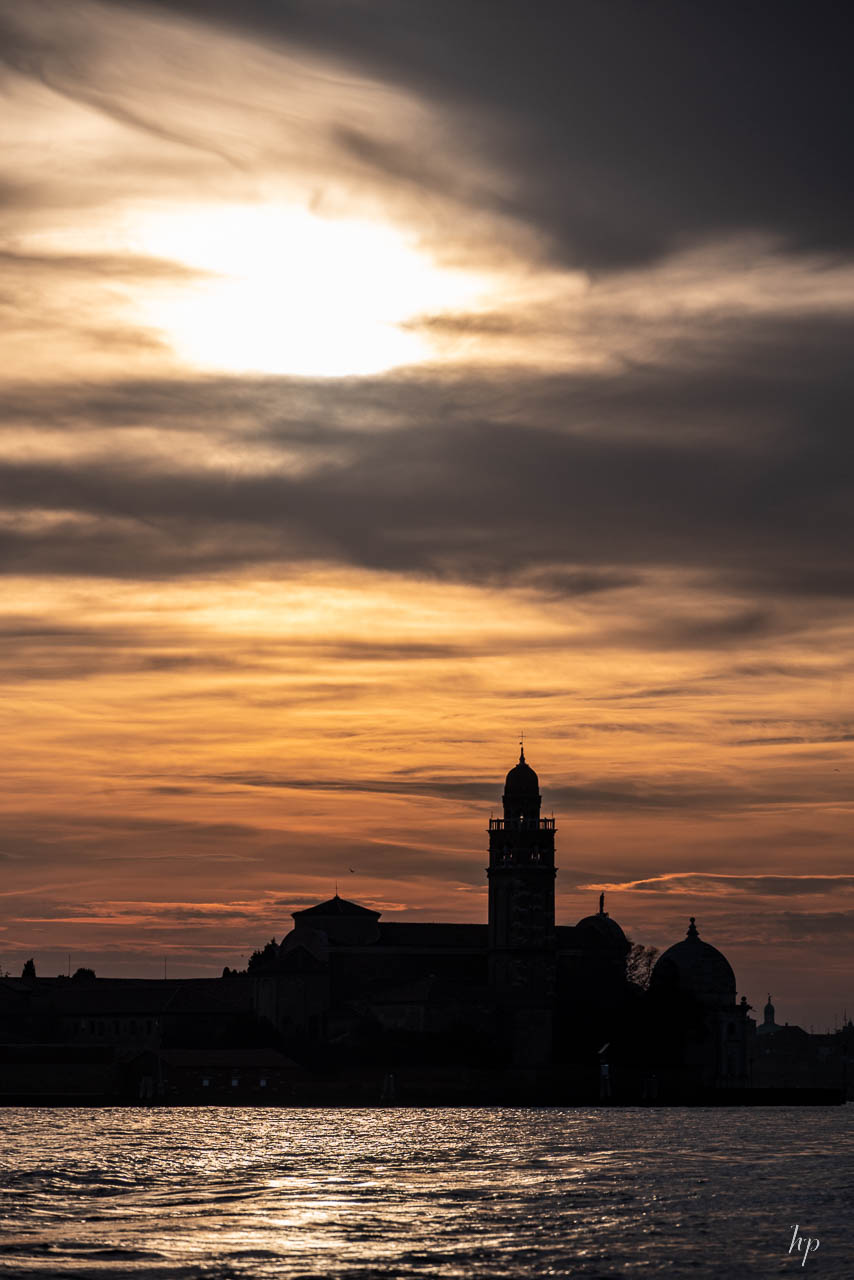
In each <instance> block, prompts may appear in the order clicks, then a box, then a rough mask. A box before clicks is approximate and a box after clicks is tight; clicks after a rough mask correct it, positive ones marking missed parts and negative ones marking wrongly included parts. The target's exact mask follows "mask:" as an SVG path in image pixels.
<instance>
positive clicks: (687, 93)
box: [160, 0, 854, 270]
mask: <svg viewBox="0 0 854 1280" xmlns="http://www.w3.org/2000/svg"><path fill="white" fill-rule="evenodd" d="M160 8H161V10H162V11H164V12H170V11H171V12H172V13H175V12H182V13H186V14H188V15H190V16H192V17H193V18H195V19H196V20H198V21H199V24H200V26H201V25H202V23H204V22H210V21H216V22H218V23H220V24H221V25H222V27H223V28H224V27H225V26H226V25H228V26H230V27H231V28H232V29H236V30H240V31H242V32H244V33H248V34H250V35H261V36H262V37H263V39H265V40H270V39H273V40H277V39H278V40H279V41H281V42H282V46H283V47H291V48H294V47H299V46H302V47H303V48H305V49H310V50H312V52H313V53H314V54H315V55H317V54H318V53H322V54H323V55H324V56H334V57H337V58H339V59H342V60H343V61H345V62H346V63H347V64H349V66H350V67H351V68H353V69H356V70H358V71H359V72H360V73H362V74H366V75H368V76H373V77H376V78H378V79H380V80H383V81H385V82H391V83H393V84H395V85H397V86H398V87H399V88H401V89H404V90H406V91H407V92H408V93H414V94H417V95H418V96H419V97H420V98H421V99H423V100H424V101H425V102H428V103H429V104H430V106H431V107H432V109H433V110H435V111H437V112H442V113H444V114H445V115H446V116H447V117H449V118H450V119H452V120H454V121H455V124H456V128H457V131H458V132H459V133H462V134H464V135H465V136H466V138H467V140H468V141H469V143H470V146H471V150H472V152H476V153H478V154H479V155H481V156H482V157H483V163H484V165H485V166H488V167H489V168H490V170H491V171H492V172H493V173H494V174H495V175H497V176H495V177H493V180H492V182H491V183H490V182H481V183H476V182H474V181H472V182H471V184H470V187H471V189H470V192H469V196H468V198H469V201H470V202H471V204H472V205H474V206H475V207H480V208H481V209H484V210H486V211H489V212H492V213H497V214H500V215H502V216H504V217H506V218H512V219H515V220H517V221H519V222H520V223H523V224H526V225H527V226H529V227H531V228H533V229H535V230H536V231H537V232H538V233H539V234H540V235H541V236H542V237H543V238H544V239H545V240H546V242H547V245H548V249H547V250H546V251H547V252H548V253H549V254H550V255H552V256H554V257H559V258H560V259H562V260H563V261H566V262H569V263H572V264H577V263H583V264H585V265H588V266H591V267H593V268H595V269H597V270H609V269H614V268H615V267H622V266H624V265H625V264H627V263H638V262H648V261H650V260H652V259H655V258H657V257H659V256H661V255H666V254H667V253H669V252H670V251H672V249H673V248H674V246H677V245H682V244H684V242H685V241H686V239H691V238H693V239H695V240H705V239H708V238H709V237H711V236H719V235H721V234H722V233H724V234H725V233H729V232H732V231H733V230H744V229H749V230H754V229H757V228H760V229H765V230H771V231H773V232H775V233H776V234H778V235H780V236H782V237H784V238H785V240H786V241H787V242H789V243H790V244H792V245H795V246H800V247H809V248H814V247H820V248H822V249H830V250H832V251H840V252H844V253H850V252H851V250H852V248H853V247H854V241H852V231H851V227H850V225H848V224H847V223H846V220H845V219H841V218H840V217H839V209H840V207H844V205H845V203H846V201H847V200H849V199H850V197H851V194H852V192H851V182H850V178H849V177H848V170H847V167H846V165H845V157H846V155H847V151H848V139H849V138H850V136H851V133H852V125H854V121H852V110H854V109H852V104H851V101H850V96H849V95H848V94H847V93H846V92H845V88H844V86H845V70H846V67H845V62H844V52H843V51H844V50H845V49H846V48H847V46H848V40H849V36H850V27H849V22H848V15H847V14H846V13H845V11H844V9H841V8H840V7H839V6H837V5H833V4H828V3H823V4H821V5H820V6H819V9H818V11H816V10H815V9H814V8H813V9H811V10H810V11H809V12H807V11H806V10H805V9H804V8H803V6H802V5H800V4H798V3H796V0H784V2H783V3H779V4H777V5H775V10H774V22H773V26H771V27H769V25H768V21H767V13H766V12H765V11H764V9H763V7H762V6H760V5H753V6H746V7H744V6H742V7H741V8H740V10H739V12H738V14H737V17H734V16H733V14H732V13H731V12H729V11H728V10H727V9H716V8H708V7H690V8H686V7H685V6H684V5H680V4H678V3H676V2H675V0H674V3H665V4H661V5H658V6H656V8H655V9H654V10H652V11H650V10H649V9H648V8H639V7H638V6H637V5H635V4H632V3H631V2H630V0H625V2H620V3H616V4H610V5H608V6H602V5H601V4H599V3H597V0H580V2H579V3H575V4H573V5H572V6H567V5H565V4H563V3H561V2H560V0H546V2H544V3H542V4H540V5H538V8H537V19H536V22H532V21H531V17H530V14H529V13H527V12H526V11H524V10H523V9H520V7H519V6H518V4H516V3H514V0H489V3H488V4H480V3H474V4H469V5H466V6H464V7H461V6H459V5H458V4H456V3H454V0H440V2H439V3H436V2H435V0H431V3H429V4H427V3H415V4H408V5H406V6H403V7H402V6H389V5H388V4H387V3H383V2H381V0H362V2H360V3H353V4H348V5H340V4H332V3H317V2H314V3H311V4H303V3H298V4H291V5H288V6H287V7H286V8H283V7H282V6H281V5H276V4H272V3H264V0H253V2H251V3H246V4H242V5H241V6H240V9H239V10H235V8H234V6H233V5H231V4H229V3H226V2H225V0H215V2H208V0H205V3H204V4H201V3H199V0H183V3H182V2H180V0H164V2H163V3H161V5H160ZM734 23H735V26H734V25H733V24H734ZM339 136H340V135H339ZM346 139H349V142H350V148H351V150H352V151H353V152H354V154H357V155H358V156H359V157H360V159H363V160H364V159H366V158H367V159H370V160H373V162H374V163H375V164H376V165H377V167H379V168H381V169H382V171H383V173H384V174H385V175H386V176H389V175H394V176H395V177H397V178H398V179H399V180H403V179H407V180H410V181H411V180H412V179H413V171H414V169H415V167H416V166H419V168H418V171H417V178H418V182H419V183H423V184H424V185H425V186H427V185H429V183H428V180H427V178H426V174H427V173H428V172H429V167H430V164H431V158H430V152H429V149H425V148H423V147H419V148H417V149H416V148H415V147H413V146H412V145H410V146H408V147H406V148H405V149H404V148H397V149H393V148H389V147H380V146H377V144H376V141H375V140H374V138H373V137H371V136H370V135H365V133H364V131H362V130H359V129H357V128H350V129H348V131H347V134H346V135H345V140H346Z"/></svg>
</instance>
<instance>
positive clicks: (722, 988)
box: [650, 916, 735, 1007]
mask: <svg viewBox="0 0 854 1280" xmlns="http://www.w3.org/2000/svg"><path fill="white" fill-rule="evenodd" d="M650 989H651V990H652V991H655V992H658V993H659V994H661V995H667V994H674V995H675V994H677V993H678V994H683V995H690V996H694V997H695V999H697V1000H699V1001H700V1002H701V1004H706V1005H712V1006H717V1007H720V1006H721V1005H731V1004H733V1003H734V1002H735V974H734V973H733V971H732V967H731V966H730V963H729V961H728V960H727V958H726V956H724V955H722V954H721V952H720V951H718V949H717V947H713V946H711V945H710V944H709V943H708V942H703V941H702V940H701V938H700V935H699V933H698V932H697V925H696V922H695V920H694V917H693V916H691V923H690V925H689V927H688V933H687V935H686V937H685V939H684V940H683V941H682V942H677V943H676V945H675V946H672V947H668V949H667V951H665V952H664V954H663V955H661V956H659V958H658V960H657V961H656V964H655V968H654V969H653V971H652V977H651V980H650Z"/></svg>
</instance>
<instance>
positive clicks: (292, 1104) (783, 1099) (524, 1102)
mask: <svg viewBox="0 0 854 1280" xmlns="http://www.w3.org/2000/svg"><path fill="white" fill-rule="evenodd" d="M845 1104H846V1098H845V1095H844V1093H843V1091H842V1090H841V1089H727V1090H709V1091H707V1092H704V1093H700V1094H696V1093H695V1094H682V1095H679V1094H674V1095H671V1096H670V1097H666V1098H656V1099H654V1100H649V1099H641V1098H629V1097H627V1098H607V1099H602V1098H593V1097H586V1098H582V1097H577V1096H575V1097H566V1098H560V1097H556V1096H553V1095H549V1094H544V1095H542V1096H540V1095H537V1094H536V1093H531V1094H524V1093H521V1092H520V1093H507V1094H495V1095H491V1096H487V1097H484V1096H483V1095H478V1096H474V1095H472V1096H460V1095H455V1096H453V1097H451V1096H448V1095H447V1094H442V1092H441V1091H437V1092H436V1093H426V1092H425V1093H419V1094H418V1095H416V1096H407V1097H402V1098H399V1099H397V1100H395V1101H391V1102H389V1101H382V1100H379V1099H376V1098H373V1099H371V1098H366V1097H356V1096H354V1095H353V1093H352V1092H342V1093H340V1094H335V1093H334V1092H333V1093H324V1094H323V1095H319V1094H311V1093H306V1095H305V1096H303V1097H299V1098H296V1097H288V1098H283V1097H276V1096H269V1097H263V1098H260V1097H249V1098H240V1099H239V1100H238V1099H235V1098H233V1097H231V1096H229V1095H221V1096H207V1097H200V1096H199V1095H198V1094H192V1095H183V1096H181V1095H179V1096H175V1097H171V1098H168V1099H167V1098H161V1099H152V1100H145V1101H142V1100H140V1099H138V1098H127V1097H115V1098H110V1097H104V1096H103V1095H92V1094H38V1095H34V1094H6V1095H3V1096H0V1108H3V1107H31V1108H40V1107H53V1108H57V1107H63V1108H68V1107H88V1108H92V1109H93V1110H95V1109H107V1108H114V1107H128V1108H135V1109H142V1110H152V1109H154V1110H158V1109H163V1110H169V1109H171V1108H180V1107H224V1108H243V1107H264V1108H279V1109H282V1110H304V1109H307V1108H318V1109H320V1108H322V1109H328V1110H335V1109H341V1108H350V1109H357V1110H378V1111H380V1110H386V1109H389V1108H394V1109H398V1110H411V1109H422V1108H424V1107H442V1108H448V1107H451V1108H453V1107H459V1108H471V1107H482V1108H484V1109H487V1108H494V1107H531V1108H536V1109H541V1108H553V1109H556V1110H557V1109H566V1108H570V1107H573V1108H574V1107H578V1108H583V1109H586V1110H589V1109H590V1108H606V1109H608V1110H611V1109H618V1110H625V1109H640V1110H650V1109H656V1108H673V1107H690V1108H698V1109H699V1108H714V1107H830V1106H844V1105H845Z"/></svg>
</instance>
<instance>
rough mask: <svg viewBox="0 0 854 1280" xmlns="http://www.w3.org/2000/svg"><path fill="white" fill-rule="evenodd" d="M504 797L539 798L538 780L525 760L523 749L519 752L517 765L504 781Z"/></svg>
mask: <svg viewBox="0 0 854 1280" xmlns="http://www.w3.org/2000/svg"><path fill="white" fill-rule="evenodd" d="M504 792H505V795H512V796H532V797H535V798H536V797H539V794H540V780H539V778H538V777H537V775H536V774H535V773H534V770H533V769H532V768H531V766H530V765H529V764H528V762H527V761H526V759H525V749H524V747H523V748H522V750H521V751H520V752H519V763H518V764H516V765H514V766H513V768H512V769H511V770H510V772H509V773H508V775H507V777H506V779H505V781H504Z"/></svg>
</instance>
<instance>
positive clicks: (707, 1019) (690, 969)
mask: <svg viewBox="0 0 854 1280" xmlns="http://www.w3.org/2000/svg"><path fill="white" fill-rule="evenodd" d="M649 995H650V1005H651V1008H650V1015H651V1025H652V1026H654V1028H655V1034H654V1036H653V1046H652V1049H651V1053H650V1058H651V1060H652V1061H653V1062H655V1060H656V1057H657V1058H658V1061H657V1063H656V1066H657V1068H658V1074H659V1076H662V1075H663V1076H665V1078H666V1077H668V1075H669V1077H670V1078H671V1079H673V1080H678V1081H679V1082H680V1083H682V1084H684V1085H685V1086H696V1087H706V1088H718V1089H720V1088H733V1087H743V1086H746V1085H747V1084H748V1083H749V1080H750V1054H749V1049H750V1043H751V1032H752V1029H753V1025H754V1024H753V1022H752V1020H751V1019H749V1018H748V1016H747V1014H748V1010H749V1007H750V1006H749V1005H748V1004H747V1001H746V999H744V997H742V1000H741V1003H740V1004H736V998H735V997H736V987H735V974H734V973H733V971H732V967H731V966H730V963H729V961H728V960H727V959H726V957H725V956H724V955H722V954H721V952H720V951H718V949H717V947H713V946H712V945H711V944H710V943H708V942H703V940H702V939H701V937H700V934H699V931H698V929H697V923H696V920H695V919H694V917H693V916H692V917H691V920H690V923H689V926H688V932H687V934H686V936H685V938H684V939H683V941H682V942H677V943H676V944H675V946H672V947H669V948H668V949H667V951H665V952H664V954H663V955H661V956H659V958H658V960H657V961H656V964H655V967H654V968H653V971H652V977H651V980H650V991H649Z"/></svg>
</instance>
